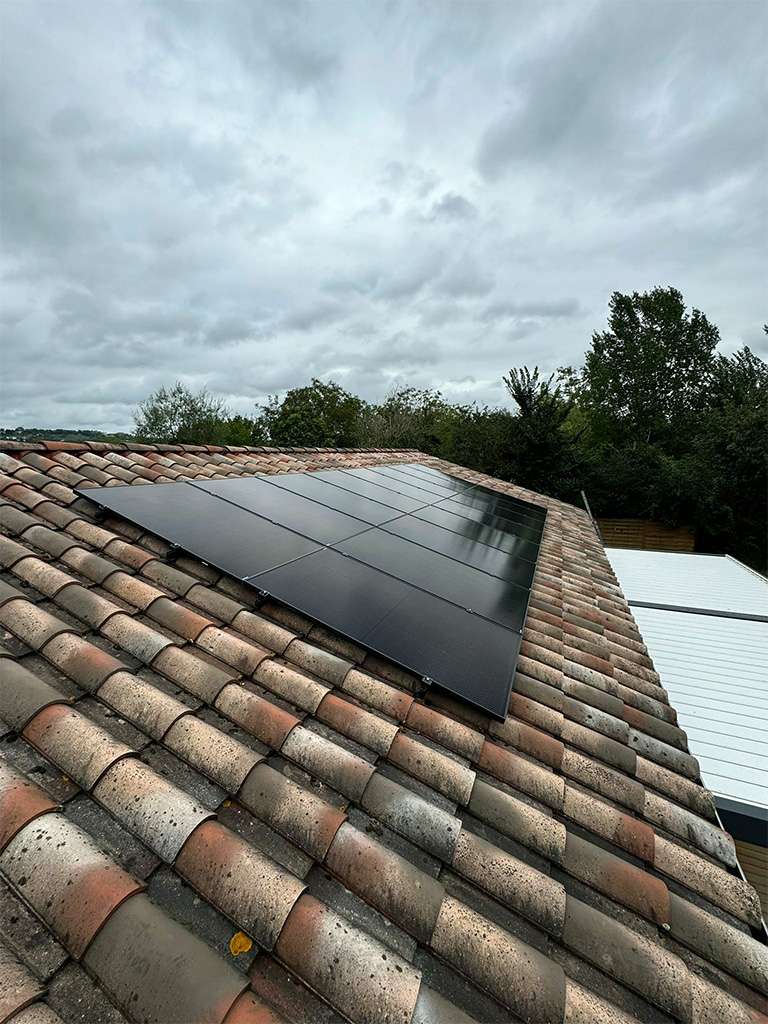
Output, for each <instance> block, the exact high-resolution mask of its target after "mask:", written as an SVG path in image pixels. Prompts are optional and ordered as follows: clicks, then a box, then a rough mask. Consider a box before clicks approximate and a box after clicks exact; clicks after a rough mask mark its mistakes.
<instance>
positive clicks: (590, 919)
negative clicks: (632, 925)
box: [563, 896, 692, 1020]
mask: <svg viewBox="0 0 768 1024" xmlns="http://www.w3.org/2000/svg"><path fill="white" fill-rule="evenodd" d="M563 943H564V945H565V946H567V947H569V948H570V949H574V950H578V953H579V955H580V956H583V957H585V958H586V959H587V960H591V961H592V962H593V963H595V964H596V965H597V966H598V967H600V969H601V970H603V971H605V972H606V974H609V975H610V976H611V977H613V978H615V979H616V980H617V981H620V982H621V983H622V984H624V985H626V986H627V987H628V988H630V989H634V990H635V991H636V992H638V993H639V994H640V995H642V996H643V997H644V998H645V999H647V1000H648V1001H649V1002H651V1003H653V1004H654V1005H655V1006H658V1007H659V1008H660V1009H662V1010H665V1011H666V1012H668V1013H671V1014H672V1015H673V1016H675V1017H677V1018H678V1019H680V1020H691V1019H692V1017H691V998H692V995H691V980H690V974H689V972H688V970H687V968H686V966H685V964H684V963H683V961H682V960H681V959H680V958H679V957H677V956H674V955H673V954H671V953H668V952H667V951H666V950H664V949H662V948H661V947H660V946H658V945H657V944H656V943H653V942H650V941H649V940H648V939H646V938H644V937H642V936H640V935H638V934H637V932H635V931H632V930H630V929H629V928H627V927H626V926H625V925H622V924H620V923H619V922H618V921H612V920H611V919H610V918H609V917H606V915H605V914H601V913H600V912H599V911H598V910H594V909H593V908H592V907H588V906H587V905H586V904H585V903H581V902H579V900H575V899H573V898H572V897H570V896H569V897H568V900H567V903H566V913H565V926H564V928H563Z"/></svg>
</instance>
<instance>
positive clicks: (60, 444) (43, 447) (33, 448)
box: [0, 438, 425, 457]
mask: <svg viewBox="0 0 768 1024" xmlns="http://www.w3.org/2000/svg"><path fill="white" fill-rule="evenodd" d="M0 451H4V452H46V451H48V452H126V451H127V452H191V453H193V454H194V453H195V452H214V453H215V452H246V453H250V452H254V453H256V454H259V455H269V454H272V453H277V454H286V455H290V454H293V453H295V452H317V453H322V452H344V453H346V454H356V453H361V454H362V453H366V452H398V453H404V452H407V453H409V454H411V453H413V454H414V455H420V456H422V457H424V456H425V453H424V452H421V451H419V450H418V449H417V448H315V447H273V446H269V445H232V444H224V445H221V444H138V443H133V442H130V441H125V442H119V443H117V444H110V443H109V442H107V441H82V442H80V441H11V440H5V439H1V438H0Z"/></svg>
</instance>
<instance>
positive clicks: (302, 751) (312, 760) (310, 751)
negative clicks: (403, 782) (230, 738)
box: [280, 725, 374, 801]
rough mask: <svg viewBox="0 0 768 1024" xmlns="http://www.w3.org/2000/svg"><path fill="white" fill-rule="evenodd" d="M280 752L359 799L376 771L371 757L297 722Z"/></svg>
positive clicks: (354, 798) (340, 790)
mask: <svg viewBox="0 0 768 1024" xmlns="http://www.w3.org/2000/svg"><path fill="white" fill-rule="evenodd" d="M280 752H281V754H283V756H284V757H287V758H289V759H290V760H291V761H294V762H295V763H296V764H298V765H299V766H300V767H302V768H304V769H305V771H308V772H309V773H310V774H311V775H314V776H315V777H317V778H319V779H322V780H323V782H327V783H328V785H330V786H333V788H334V789H336V790H338V791H339V792H340V793H342V794H343V795H344V796H346V797H349V798H350V799H352V800H355V801H359V800H360V797H361V796H362V795H363V791H364V790H365V787H366V786H367V785H368V781H369V780H370V778H371V775H372V774H373V772H374V767H373V765H372V764H369V762H368V761H364V760H363V759H362V758H360V757H356V756H355V755H354V754H351V753H349V752H348V751H347V750H344V749H343V748H342V747H339V746H337V745H336V744H335V743H332V742H331V741H330V740H327V739H326V738H325V737H324V736H320V735H318V734H317V733H315V732H312V731H310V730H309V729H305V728H304V727H303V726H301V725H297V726H296V727H295V728H294V729H293V730H292V731H291V732H290V733H289V734H288V737H287V738H286V740H285V742H284V743H283V745H282V747H281V748H280Z"/></svg>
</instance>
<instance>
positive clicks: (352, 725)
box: [315, 693, 397, 754]
mask: <svg viewBox="0 0 768 1024" xmlns="http://www.w3.org/2000/svg"><path fill="white" fill-rule="evenodd" d="M315 715H316V717H317V719H318V721H320V722H324V723H325V724H326V725H329V726H330V727H331V728H332V729H336V730H337V732H340V733H342V735H344V736H349V737H350V739H353V740H355V741H356V742H357V743H361V744H362V745H363V746H365V747H368V748H369V750H373V751H375V752H376V753H377V754H386V753H387V752H388V750H389V748H390V747H391V746H392V741H393V739H394V738H395V736H396V735H397V726H396V725H395V724H394V723H393V722H388V721H387V720H386V719H385V718H381V717H379V716H378V715H374V714H372V713H371V712H370V711H365V710H364V709H363V708H361V707H359V706H358V705H357V704H353V703H352V702H351V701H348V700H342V699H341V698H340V697H337V696H336V695H335V694H333V693H326V695H325V696H324V697H323V699H322V700H321V701H320V703H319V704H318V706H317V709H316V711H315Z"/></svg>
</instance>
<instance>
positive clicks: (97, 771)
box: [22, 704, 134, 790]
mask: <svg viewBox="0 0 768 1024" xmlns="http://www.w3.org/2000/svg"><path fill="white" fill-rule="evenodd" d="M22 735H23V736H24V739H25V740H27V741H28V742H29V743H31V744H32V746H34V747H36V748H37V749H38V750H39V751H40V753H41V754H44V755H45V756H46V757H47V758H48V759H49V760H50V761H53V763H54V764H56V765H58V766H59V768H61V770H62V771H63V772H65V774H67V775H68V776H69V777H70V778H71V779H74V781H75V782H76V783H77V784H78V786H80V787H82V788H83V789H87V790H90V789H93V787H94V786H95V785H96V783H97V782H98V780H99V779H100V778H101V776H102V775H103V774H104V772H105V771H106V770H107V769H108V768H109V767H111V765H113V764H114V763H115V762H116V761H118V760H120V759H121V758H123V757H130V756H131V754H133V753H134V751H133V750H131V748H130V747H128V746H126V745H125V744H124V743H120V742H119V741H118V740H116V739H115V738H114V737H113V736H112V735H110V733H108V732H106V731H105V730H104V729H101V728H99V726H98V725H96V724H95V723H94V722H92V721H91V720H90V719H89V718H87V717H86V716H85V715H83V714H81V713H80V712H79V711H76V710H75V709H74V708H72V707H69V706H67V705H66V704H53V705H51V706H50V707H47V708H44V709H43V710H42V711H39V712H38V713H37V714H36V715H35V716H34V718H33V719H32V720H31V721H30V722H28V723H27V725H26V726H25V728H24V731H23V733H22Z"/></svg>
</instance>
